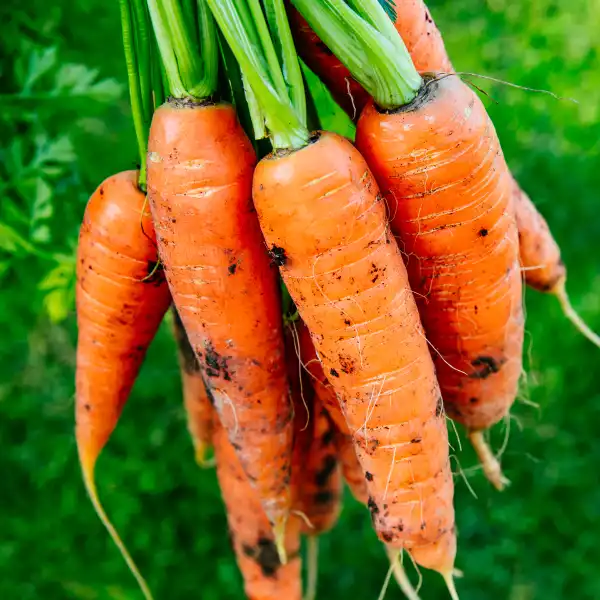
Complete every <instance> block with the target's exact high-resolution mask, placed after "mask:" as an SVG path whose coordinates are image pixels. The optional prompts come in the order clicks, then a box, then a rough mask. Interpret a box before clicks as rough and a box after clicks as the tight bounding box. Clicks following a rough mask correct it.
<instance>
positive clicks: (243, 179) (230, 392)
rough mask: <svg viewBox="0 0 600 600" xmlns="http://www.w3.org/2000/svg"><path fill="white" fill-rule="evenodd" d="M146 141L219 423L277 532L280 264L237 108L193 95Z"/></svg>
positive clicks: (182, 298) (165, 251) (286, 438)
mask: <svg viewBox="0 0 600 600" xmlns="http://www.w3.org/2000/svg"><path fill="white" fill-rule="evenodd" d="M148 147H149V155H148V156H149V160H148V197H149V199H150V206H151V208H152V214H153V217H154V223H155V227H156V232H157V241H158V246H159V251H160V255H161V259H162V261H163V264H164V268H165V272H166V277H167V280H168V282H169V287H170V289H171V293H172V295H173V300H174V302H175V305H176V306H177V310H178V312H179V315H180V317H181V320H182V322H183V324H184V325H185V330H186V331H187V334H188V337H189V340H190V343H191V345H192V348H193V349H194V351H195V353H196V355H197V357H198V359H199V361H200V364H201V367H202V369H203V372H204V374H205V381H206V384H207V386H208V391H209V393H210V394H211V395H212V397H213V398H214V401H215V408H216V410H217V412H218V414H219V416H220V418H221V422H222V423H223V424H224V426H225V428H226V430H227V431H228V433H229V436H230V440H231V442H232V444H234V447H235V448H236V450H237V451H238V453H239V457H240V461H241V463H242V465H243V467H244V469H245V471H246V474H247V475H248V477H249V479H250V481H251V483H252V485H254V486H255V488H256V489H257V490H258V492H259V496H260V497H261V499H262V501H263V505H264V507H265V511H266V513H267V516H268V517H269V519H270V520H271V523H272V524H273V526H274V527H275V528H276V530H277V531H278V532H280V533H282V532H283V528H284V526H285V520H286V518H287V514H288V510H289V506H290V494H289V490H288V481H289V472H290V461H291V446H292V411H291V405H290V402H289V396H288V384H287V379H286V372H285V363H284V348H283V333H282V320H281V308H280V300H279V291H278V288H277V280H276V271H275V270H274V269H273V268H272V267H271V266H270V262H269V257H268V255H267V253H266V249H265V246H264V242H263V240H262V237H261V233H260V229H259V227H258V221H257V219H256V215H255V213H254V209H253V206H252V199H251V182H252V173H253V169H254V164H255V154H254V151H253V149H252V146H251V144H250V141H249V140H248V138H247V137H246V135H245V133H244V132H243V130H242V128H241V126H240V124H239V122H238V120H237V117H236V114H235V111H234V109H233V107H231V106H229V105H224V104H212V103H209V104H195V103H194V102H191V101H187V100H186V101H180V100H171V101H169V102H168V103H166V104H164V105H163V106H161V107H160V108H159V109H157V110H156V112H155V114H154V119H153V121H152V127H151V131H150V138H149V144H148ZM242 307H243V308H242ZM240 310H243V315H244V316H242V314H241V313H240Z"/></svg>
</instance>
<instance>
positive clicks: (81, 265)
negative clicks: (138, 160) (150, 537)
mask: <svg viewBox="0 0 600 600" xmlns="http://www.w3.org/2000/svg"><path fill="white" fill-rule="evenodd" d="M144 203H145V194H144V193H143V192H141V191H140V190H139V188H138V186H137V172H136V171H126V172H123V173H119V174H117V175H113V176H111V177H109V178H108V179H106V180H105V181H104V182H103V183H102V184H101V185H100V186H99V187H98V188H97V189H96V191H95V192H94V193H93V194H92V196H91V198H90V200H89V202H88V205H87V207H86V210H85V215H84V218H83V224H82V226H81V231H80V235H79V246H78V250H77V287H76V294H77V327H78V338H77V371H76V398H75V413H76V428H75V431H76V432H75V436H76V441H77V450H78V453H79V460H80V463H81V468H82V472H83V478H84V482H85V485H86V488H87V490H88V493H89V496H90V498H91V500H92V503H93V505H94V508H95V510H96V512H97V513H98V515H99V517H100V519H101V520H102V522H103V523H104V525H105V526H106V528H107V529H108V531H109V533H110V534H111V536H112V538H113V540H114V541H115V543H116V545H117V546H118V547H119V549H120V551H121V553H122V554H123V557H124V558H125V560H126V562H127V564H128V566H129V568H130V569H131V571H132V573H133V574H134V575H135V577H136V579H137V580H138V582H139V583H140V586H141V588H142V590H143V591H144V595H145V596H146V597H147V598H150V597H151V595H150V591H149V590H148V588H147V586H146V583H145V582H144V580H143V579H142V577H141V575H140V574H139V572H138V571H137V568H136V567H135V565H134V564H133V561H132V559H131V557H130V556H129V554H128V553H127V551H126V549H125V547H124V546H123V543H122V542H121V540H120V539H119V536H118V534H117V532H116V531H115V529H114V527H113V526H112V525H111V523H110V521H109V520H108V517H107V515H106V513H105V512H104V510H103V508H102V506H101V504H100V502H99V499H98V492H97V489H96V483H95V478H94V471H95V465H96V461H97V459H98V456H99V455H100V452H101V451H102V449H103V448H104V446H105V445H106V443H107V441H108V439H109V437H110V435H111V434H112V432H113V430H114V428H115V426H116V425H117V422H118V420H119V417H120V415H121V411H122V410H123V407H124V405H125V402H126V401H127V398H128V397H129V394H130V392H131V388H132V387H133V384H134V381H135V379H136V376H137V374H138V371H139V369H140V366H141V364H142V361H143V359H144V356H145V353H146V350H147V348H148V346H149V344H150V342H151V341H152V339H153V337H154V335H155V334H156V331H157V329H158V326H159V325H160V322H161V320H162V318H163V316H164V314H165V312H166V310H167V308H168V306H169V303H170V296H169V291H168V288H167V285H166V282H165V280H164V277H163V274H162V271H161V270H160V269H157V267H156V265H157V260H158V257H157V252H156V243H155V240H154V230H153V227H152V222H151V220H150V215H149V214H148V213H147V212H145V211H144Z"/></svg>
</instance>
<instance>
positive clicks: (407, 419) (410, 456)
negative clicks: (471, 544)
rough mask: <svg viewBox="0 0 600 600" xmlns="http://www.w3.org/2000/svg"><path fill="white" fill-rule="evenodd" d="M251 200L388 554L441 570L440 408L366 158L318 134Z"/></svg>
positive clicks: (283, 159) (262, 170)
mask: <svg viewBox="0 0 600 600" xmlns="http://www.w3.org/2000/svg"><path fill="white" fill-rule="evenodd" d="M253 195H254V202H255V206H256V209H257V211H258V215H259V220H260V223H261V227H262V230H263V233H264V235H265V238H266V240H267V243H268V246H269V248H270V249H271V253H272V255H273V257H274V259H275V260H277V262H278V264H279V265H280V272H281V274H282V276H283V279H284V281H285V284H286V286H287V288H288V290H289V292H290V294H291V296H292V298H293V300H294V302H295V304H296V306H297V308H298V310H299V313H300V315H301V317H302V319H303V320H304V322H305V323H306V325H307V326H308V328H309V330H310V332H311V335H312V338H313V342H314V343H315V347H316V349H317V352H318V355H319V357H320V358H321V361H322V363H323V365H324V367H325V372H326V373H329V376H330V382H331V384H332V385H333V387H334V389H335V391H336V393H337V395H338V397H339V399H340V401H341V402H342V408H343V410H342V412H343V413H344V415H345V417H346V421H347V424H348V427H349V429H350V431H351V432H352V433H353V435H354V440H355V447H356V451H357V455H358V457H359V460H360V462H361V465H362V467H363V470H364V471H365V476H366V479H367V487H368V490H369V494H370V498H369V507H370V509H371V514H372V517H373V521H374V524H375V527H376V529H377V532H378V534H379V536H380V537H381V538H382V539H383V540H384V541H385V542H386V543H387V544H389V545H390V546H391V547H395V548H408V549H413V548H415V547H417V546H421V547H422V548H423V551H419V552H420V560H421V564H423V565H424V566H427V567H429V568H435V569H438V570H440V571H441V572H444V573H448V572H450V571H451V570H452V565H453V563H454V553H453V552H448V553H447V554H446V555H445V556H444V557H443V558H440V557H437V559H438V560H437V561H436V562H432V561H430V560H429V557H428V555H427V552H426V551H425V547H429V548H432V549H433V546H434V545H435V544H437V543H440V540H443V539H445V538H446V537H448V538H450V539H454V509H453V506H452V496H453V482H452V474H451V471H450V465H449V459H448V438H447V430H446V423H445V417H444V413H443V408H442V400H441V396H440V392H439V387H438V383H437V380H436V377H435V373H434V368H433V363H432V360H431V356H430V354H429V352H428V348H427V343H426V341H425V337H424V334H423V330H422V327H421V324H420V321H419V315H418V312H417V308H416V305H415V302H414V299H413V296H412V293H411V291H410V287H409V284H408V278H407V274H406V269H405V267H404V263H403V261H402V256H401V254H400V250H399V248H398V246H397V244H396V242H395V240H394V238H393V236H392V235H391V234H390V232H389V231H388V227H387V220H386V216H385V206H384V203H383V202H382V201H381V199H380V196H379V192H378V188H377V184H376V183H375V181H374V179H373V177H372V175H371V173H370V171H369V169H368V167H367V165H366V163H365V161H364V160H363V158H362V157H361V155H360V154H359V152H358V151H357V150H356V149H355V148H354V147H353V146H352V144H351V143H350V142H348V141H347V140H345V139H344V138H342V137H340V136H337V135H335V134H331V133H321V134H319V135H318V137H317V139H313V141H312V143H310V144H309V145H308V146H306V147H304V148H302V149H300V150H297V151H292V152H289V153H287V154H284V153H277V154H276V155H273V156H270V157H267V158H266V159H263V160H262V161H261V162H260V163H259V164H258V166H257V168H256V172H255V176H254V184H253Z"/></svg>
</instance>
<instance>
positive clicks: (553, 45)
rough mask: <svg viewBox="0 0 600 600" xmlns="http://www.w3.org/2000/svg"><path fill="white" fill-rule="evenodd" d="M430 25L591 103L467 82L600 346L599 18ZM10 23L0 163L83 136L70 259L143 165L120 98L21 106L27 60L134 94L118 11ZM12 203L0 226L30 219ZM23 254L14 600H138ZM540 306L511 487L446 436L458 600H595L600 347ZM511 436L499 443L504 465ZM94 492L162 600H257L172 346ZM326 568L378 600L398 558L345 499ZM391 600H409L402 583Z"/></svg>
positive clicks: (458, 59)
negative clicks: (121, 184)
mask: <svg viewBox="0 0 600 600" xmlns="http://www.w3.org/2000/svg"><path fill="white" fill-rule="evenodd" d="M431 9H432V12H433V15H434V18H435V19H436V20H437V22H438V25H439V26H440V28H441V29H442V31H443V33H444V36H445V39H446V42H447V46H448V49H449V51H450V54H451V56H452V58H453V60H454V63H455V66H456V68H457V69H458V70H460V71H465V72H472V73H473V72H474V73H481V74H486V75H489V76H494V77H497V78H500V79H503V80H507V81H510V82H514V83H517V84H520V85H523V86H527V87H533V88H544V89H550V90H552V91H554V92H555V93H557V94H559V95H560V96H566V97H573V98H576V99H577V100H578V101H579V103H578V104H574V103H572V102H568V101H560V100H556V99H553V98H551V97H549V96H547V95H543V94H536V93H532V92H526V91H522V90H517V89H514V88H510V87H507V86H504V85H500V84H494V83H490V82H488V81H485V80H483V79H475V78H471V80H472V81H474V82H475V83H476V84H477V85H478V86H480V87H482V88H484V89H485V90H486V91H487V92H488V94H489V99H486V100H485V101H486V104H487V105H488V106H489V111H490V114H491V115H492V118H493V119H494V121H495V123H496V127H497V130H498V132H499V134H500V137H501V140H502V143H503V147H504V150H505V153H506V155H507V157H508V160H509V162H510V164H511V166H512V168H513V170H514V171H515V173H516V174H517V176H518V178H519V180H520V181H521V182H522V185H523V187H524V188H525V189H526V190H527V191H528V192H529V193H530V194H531V195H532V197H533V198H534V199H535V200H536V202H537V204H538V206H539V208H540V209H541V211H542V212H543V213H544V215H545V216H546V218H547V219H548V221H549V223H550V225H551V227H552V229H553V231H554V234H555V236H556V238H557V240H558V241H559V243H560V245H561V247H562V249H563V253H564V259H565V262H566V263H567V265H568V268H569V273H570V277H569V287H570V291H571V295H572V299H573V302H574V304H575V306H576V307H577V309H578V310H580V311H581V313H582V314H583V315H584V316H585V318H586V319H587V320H588V321H589V323H590V324H591V325H592V326H594V327H595V329H596V330H600V243H599V240H600V219H599V218H598V214H599V206H600V203H599V200H598V194H599V190H600V156H599V154H600V142H599V140H600V119H599V118H598V117H599V114H598V113H599V111H600V55H599V52H600V50H599V45H598V41H597V40H598V32H599V31H600V3H599V2H598V0H570V1H569V2H567V3H565V2H559V1H558V0H529V1H528V2H518V1H515V0H487V1H484V0H452V1H450V0H446V1H443V0H437V1H432V2H431ZM0 19H1V22H2V36H1V37H2V40H1V41H0V46H1V48H2V59H1V71H0V82H1V84H2V86H1V93H0V134H2V142H0V146H2V147H3V149H2V152H3V155H2V156H3V157H6V153H7V152H9V150H10V148H12V146H11V147H10V148H9V142H10V143H11V144H13V145H14V143H15V141H18V144H19V145H23V147H24V148H26V149H27V148H31V147H33V145H35V143H37V142H36V140H37V139H38V138H36V137H35V136H36V135H38V134H39V132H40V131H46V132H47V133H48V135H51V136H60V135H62V134H63V133H66V134H68V135H69V139H70V140H71V142H72V146H73V151H74V154H73V156H72V157H71V158H70V160H69V161H66V163H68V165H67V167H66V168H65V169H64V170H63V172H61V175H60V177H55V178H54V179H52V176H49V177H50V180H51V181H52V188H53V195H52V207H53V210H52V215H51V216H50V217H48V219H47V226H48V229H49V232H50V234H49V235H50V237H49V238H48V239H47V240H46V241H45V242H44V243H45V244H46V247H47V248H52V249H54V250H57V251H58V250H60V251H61V252H64V253H65V254H70V253H72V247H73V246H72V245H73V243H74V240H75V236H76V233H77V227H78V222H79V220H80V219H81V216H82V213H83V209H84V206H85V199H86V196H87V195H89V193H90V192H91V191H92V190H93V189H94V188H95V187H96V185H97V184H98V183H99V182H100V181H101V180H102V179H103V178H104V177H106V176H108V175H110V174H111V173H113V172H115V171H117V170H121V169H125V168H130V167H131V166H133V165H134V164H135V162H136V155H135V142H134V135H133V130H132V126H131V123H130V117H129V108H128V99H127V94H126V93H121V94H120V95H119V96H118V97H117V96H116V95H115V97H114V98H112V100H111V101H110V102H101V101H91V100H88V99H86V98H85V97H83V98H78V97H77V94H76V93H73V94H71V97H66V98H62V97H61V96H60V94H59V96H58V97H54V98H52V97H45V96H44V95H41V96H40V97H39V98H38V97H35V96H34V97H33V98H32V97H24V95H23V94H22V93H20V89H21V87H22V86H21V84H22V82H23V75H22V74H19V73H20V72H19V69H21V70H22V69H23V68H25V67H26V66H27V65H28V64H29V62H28V61H30V60H31V55H32V54H31V53H32V48H51V47H55V48H56V51H57V55H58V57H59V59H58V63H57V64H59V65H60V64H70V63H81V64H84V65H87V67H89V68H93V69H98V71H99V73H98V77H101V78H115V79H116V80H117V81H118V82H120V83H121V84H123V85H124V84H125V82H126V80H125V68H124V61H123V57H122V49H121V46H120V29H119V21H118V6H117V2H116V1H115V0H111V2H103V1H100V0H86V1H85V2H84V1H81V2H72V1H67V0H56V2H52V3H47V2H42V1H41V0H21V1H18V2H17V1H15V0H7V2H5V3H3V6H2V8H0ZM19 65H21V66H19ZM48 85H51V84H50V83H49V84H48ZM25 96H27V94H25ZM492 99H493V100H494V101H495V102H493V101H492ZM25 153H27V150H26V151H25ZM3 162H4V161H3ZM2 169H3V171H2V176H3V185H7V184H6V182H7V181H8V182H9V184H8V187H9V188H10V186H11V185H12V186H13V189H12V191H11V190H10V189H9V191H6V190H5V188H0V190H2V194H3V196H4V197H8V196H6V194H8V195H9V196H10V197H12V198H13V200H14V203H15V204H16V205H17V206H20V207H22V208H23V207H25V208H26V207H27V206H29V205H28V204H27V202H28V198H27V194H26V193H24V192H23V190H22V189H21V190H20V188H19V186H20V182H16V183H15V182H14V181H13V182H12V183H11V177H13V176H14V173H13V174H11V173H10V172H7V168H6V164H4V166H3V167H2ZM19 190H20V191H19ZM4 197H3V199H0V223H2V222H4V223H7V222H8V223H11V222H15V223H16V222H17V221H15V219H16V217H15V216H14V215H13V213H11V212H10V211H9V210H8V204H7V203H5V204H4V205H2V203H3V202H4ZM25 208H23V210H25ZM11 215H12V216H11ZM11 219H13V220H12V221H11ZM16 226H17V225H15V227H16ZM23 227H25V225H23ZM2 235H4V234H3V233H2V231H0V237H1V236H2ZM6 239H7V238H5V241H6ZM1 241H2V240H1V239H0V242H1ZM9 246H10V244H7V243H5V244H4V246H3V245H2V243H0V259H1V260H0V267H2V268H1V269H0V290H1V292H0V444H1V449H0V598H4V599H7V600H13V599H14V600H30V599H36V600H37V599H41V598H46V599H56V600H59V599H71V598H74V599H75V598H77V599H82V600H104V599H117V600H119V599H130V598H131V599H134V598H139V597H140V595H139V593H138V592H137V590H136V586H135V582H134V580H133V578H132V577H131V575H130V574H129V573H128V572H127V570H126V567H125V566H124V564H123V562H122V560H121V558H120V556H119V555H118V552H117V550H116V549H115V547H114V546H113V545H112V543H111V542H110V540H109V538H108V536H107V534H106V533H105V531H104V530H103V528H102V526H101V525H100V523H99V522H98V520H97V518H96V517H95V515H94V513H93V511H92V508H91V506H90V504H89V502H88V500H87V498H86V495H85V492H84V490H83V486H82V484H81V480H80V476H79V471H78V465H77V460H76V454H75V445H74V440H73V370H74V342H75V327H74V313H73V307H72V304H70V300H69V296H68V295H66V296H65V295H63V297H62V301H63V303H66V308H67V311H66V314H65V315H60V314H59V315H57V314H56V311H54V312H53V311H52V310H50V309H52V306H50V309H49V304H48V299H47V296H48V294H47V292H48V285H46V289H44V286H43V285H40V281H42V280H43V278H44V277H45V276H46V275H47V272H48V270H49V269H50V268H51V266H52V265H51V264H49V263H48V261H45V260H44V259H43V258H40V257H39V256H36V255H33V254H31V253H29V252H26V251H23V250H22V251H11V249H10V247H9ZM2 265H4V266H2ZM526 301H527V313H528V319H527V333H528V335H527V360H526V365H527V381H526V382H524V385H523V388H522V394H521V396H522V399H523V400H525V402H518V403H517V404H516V405H515V408H514V410H513V411H512V417H513V418H512V419H511V421H510V438H509V442H508V447H507V450H506V453H505V455H504V465H505V469H506V473H507V475H508V476H509V478H510V479H511V480H512V485H511V487H510V488H509V489H508V490H507V491H506V492H505V493H503V494H498V493H495V492H493V491H491V490H490V489H489V487H488V486H487V485H486V483H485V482H484V480H483V477H482V476H481V474H480V473H479V472H477V471H470V470H469V467H472V466H473V465H474V459H473V455H472V453H471V452H470V450H469V449H467V448H466V447H464V449H463V451H460V450H459V446H458V443H457V442H456V438H455V436H454V434H452V433H451V439H452V443H453V446H454V449H455V451H456V452H455V453H456V456H457V458H458V460H459V461H460V464H461V465H462V467H463V469H465V471H466V472H467V477H468V480H469V483H470V485H471V486H472V488H473V490H474V492H475V494H476V495H477V497H476V498H475V497H473V495H472V494H471V493H470V492H469V491H468V489H467V486H466V485H465V483H464V481H463V480H462V479H461V478H460V477H458V478H457V479H456V508H457V522H458V531H459V554H458V560H457V566H458V568H460V569H462V570H463V571H464V573H465V576H464V578H463V579H462V580H460V581H459V584H458V585H459V590H460V593H461V598H463V600H465V599H466V600H471V599H472V600H475V599H480V598H485V599H487V598H490V599H505V598H506V599H510V600H533V599H538V598H539V599H544V600H558V599H564V598H567V597H569V598H573V599H575V598H577V599H586V598H590V599H591V598H599V597H600V576H599V575H598V565H600V549H599V548H600V544H598V539H599V537H600V482H599V477H598V471H599V465H600V441H599V436H598V431H599V423H600V392H599V386H598V376H597V374H598V367H599V365H600V350H597V349H595V348H594V347H593V346H591V345H590V344H589V343H588V342H586V340H584V339H583V338H582V337H581V336H579V335H578V334H577V333H576V332H575V331H574V330H573V329H571V327H570V326H569V324H568V323H567V322H565V320H564V319H563V318H562V317H561V313H560V310H559V308H558V306H557V304H556V302H555V301H553V299H552V298H547V297H542V296H541V295H539V294H536V293H534V292H527V297H526ZM50 304H52V302H50ZM49 312H50V314H51V316H53V319H50V318H49V317H48V313H49ZM59 312H60V311H59ZM63 312H64V311H63ZM62 316H66V318H64V319H63V318H62ZM528 402H531V403H534V404H535V406H533V405H532V404H529V403H528ZM504 432H505V430H504V428H503V427H502V426H499V427H498V428H497V430H495V431H494V434H493V443H494V445H495V446H496V447H498V446H499V445H500V444H501V443H502V440H503V436H504ZM98 479H99V486H100V493H101V496H102V498H103V500H104V503H105V506H106V508H107V510H108V512H109V513H110V515H111V516H112V518H113V519H114V522H115V524H116V526H117V528H118V529H119V531H120V532H121V533H122V535H123V537H124V539H125V540H126V542H127V544H128V546H129V548H130V550H131V552H132V553H133V555H134V556H135V558H136V560H137V562H138V564H139V566H140V568H141V570H142V572H143V573H144V574H145V575H146V576H147V578H148V581H149V583H150V585H151V587H152V588H153V590H154V591H155V594H156V598H157V599H166V598H168V599H172V600H179V599H188V598H202V599H203V600H217V599H218V600H229V599H234V598H241V597H242V588H241V581H240V578H239V575H238V573H237V571H236V567H235V563H234V560H233V557H232V553H231V551H230V549H229V546H228V541H227V535H226V525H225V517H224V514H223V508H222V505H221V501H220V497H219V492H218V490H217V486H216V481H215V474H214V472H211V471H206V472H201V471H199V470H198V469H197V468H196V466H195V464H194V462H193V456H192V449H191V444H190V442H189V440H188V437H187V434H186V431H185V425H184V416H183V412H182V408H181V392H180V384H179V380H178V371H177V366H176V361H175V356H174V347H173V343H172V341H171V339H170V336H169V332H168V330H167V328H163V329H162V330H161V332H160V335H159V336H158V338H157V340H156V341H155V343H154V344H153V346H152V348H151V350H150V352H149V354H148V358H147V361H146V364H145V366H144V369H143V372H142V374H141V376H140V378H139V381H138V383H137V385H136V387H135V390H134V393H133V395H132V397H131V400H130V402H129V404H128V406H127V407H126V409H125V411H124V414H123V418H122V421H121V423H120V425H119V427H118V429H117V431H116V433H115V435H114V437H113V439H112V440H111V442H110V444H109V445H108V447H107V448H106V451H105V453H104V455H103V456H102V458H101V460H100V462H99V465H98ZM320 566H321V575H320V597H321V598H326V599H328V600H337V599H340V600H341V599H342V598H359V599H361V600H362V599H375V598H376V597H377V594H378V592H379V589H380V586H381V584H382V581H383V578H384V575H385V571H386V560H385V558H384V556H383V553H382V551H381V548H380V547H379V545H378V543H377V541H376V540H375V537H374V535H373V533H372V532H371V530H370V523H369V518H368V515H367V514H365V511H364V510H363V509H362V508H361V507H360V506H358V505H357V504H356V503H355V502H354V501H353V500H352V499H351V498H350V497H347V498H346V503H345V507H344V511H343V514H342V517H341V519H340V522H339V524H338V525H337V527H336V528H335V530H334V531H333V532H332V533H330V534H329V535H327V536H325V537H324V538H323V540H322V547H321V563H320ZM413 575H414V573H413ZM387 597H388V598H400V597H401V596H400V593H399V591H398V590H397V589H395V588H393V587H392V588H390V591H389V593H388V596H387ZM445 597H446V595H445V592H444V590H443V587H442V585H441V584H440V581H438V577H436V576H435V575H431V574H426V575H425V587H424V588H423V598H424V599H437V598H445Z"/></svg>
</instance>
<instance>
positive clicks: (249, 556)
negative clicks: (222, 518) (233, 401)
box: [213, 420, 302, 600]
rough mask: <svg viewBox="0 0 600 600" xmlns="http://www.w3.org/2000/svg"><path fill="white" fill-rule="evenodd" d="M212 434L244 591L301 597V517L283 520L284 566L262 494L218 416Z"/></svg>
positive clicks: (277, 599) (257, 598) (257, 597)
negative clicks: (255, 486)
mask: <svg viewBox="0 0 600 600" xmlns="http://www.w3.org/2000/svg"><path fill="white" fill-rule="evenodd" d="M213 439H214V448H215V455H216V458H217V477H218V479H219V486H220V488H221V495H222V497H223V501H224V503H225V507H226V509H227V522H228V524H229V533H230V536H231V541H232V545H233V549H234V551H235V556H236V559H237V563H238V567H239V569H240V571H241V573H242V577H243V579H244V589H245V592H246V596H247V597H248V599H249V600H283V599H284V598H285V599H286V600H288V599H289V600H301V598H302V578H301V564H300V522H299V519H297V518H291V519H289V521H288V523H287V529H286V539H285V547H286V550H287V556H288V562H287V564H285V565H282V564H281V563H280V561H279V557H278V555H277V550H276V548H275V542H274V538H273V533H272V531H271V526H270V524H269V520H268V519H267V516H266V515H265V512H264V510H263V508H262V506H261V502H260V498H259V497H258V495H257V493H256V490H255V489H254V488H253V487H252V486H251V485H250V483H249V482H248V478H247V477H246V475H245V474H244V470H243V469H242V466H241V464H240V461H239V459H238V457H237V455H236V451H235V449H234V448H233V446H232V445H231V443H230V442H229V439H228V437H227V433H226V432H225V430H224V429H223V427H222V426H221V425H220V423H218V421H217V420H215V433H214V438H213Z"/></svg>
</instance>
